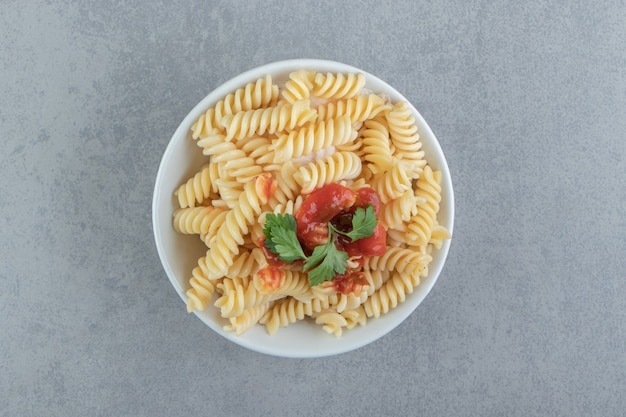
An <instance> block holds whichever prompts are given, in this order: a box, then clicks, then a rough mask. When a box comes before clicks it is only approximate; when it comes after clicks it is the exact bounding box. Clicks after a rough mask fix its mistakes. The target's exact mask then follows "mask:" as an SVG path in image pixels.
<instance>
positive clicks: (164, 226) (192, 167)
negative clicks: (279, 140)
mask: <svg viewBox="0 0 626 417" xmlns="http://www.w3.org/2000/svg"><path fill="white" fill-rule="evenodd" d="M303 68H304V69H309V70H315V71H320V72H324V73H326V72H332V73H339V72H342V73H348V72H361V73H363V74H365V77H366V80H367V81H366V86H365V87H366V88H369V89H371V90H373V91H374V92H384V93H387V94H388V95H389V96H390V98H391V100H392V102H397V101H407V102H408V100H407V99H406V98H405V97H404V96H402V95H401V94H400V93H399V92H398V91H396V90H395V89H394V88H392V87H391V86H389V85H388V84H387V83H385V82H384V81H382V80H380V79H379V78H377V77H375V76H374V75H371V74H368V73H367V72H365V71H363V70H361V69H359V68H355V67H353V66H349V65H346V64H342V63H338V62H333V61H325V60H317V59H294V60H288V61H279V62H274V63H271V64H267V65H263V66H261V67H258V68H255V69H252V70H250V71H247V72H244V73H243V74H240V75H238V76H236V77H235V78H233V79H231V80H230V81H227V82H226V83H224V84H222V85H221V86H220V87H218V88H216V89H215V90H214V91H213V92H211V93H210V94H209V95H208V96H206V97H205V98H204V99H203V100H202V101H201V102H200V103H198V105H197V106H195V107H194V108H193V110H191V112H189V114H188V115H187V116H186V117H185V119H184V120H183V121H182V123H181V124H180V126H179V127H178V129H176V131H175V132H174V135H173V136H172V139H171V140H170V143H169V145H168V146H167V149H166V150H165V153H164V155H163V158H162V160H161V164H160V166H159V170H158V173H157V177H156V183H155V187H154V197H153V202H152V221H153V227H154V238H155V241H156V246H157V250H158V253H159V256H160V258H161V262H162V263H163V268H164V269H165V272H166V273H167V276H168V277H169V280H170V282H171V283H172V285H173V286H174V288H175V289H176V291H177V292H178V294H179V295H180V297H181V299H182V300H183V301H184V302H186V300H187V296H186V295H185V291H186V290H187V289H188V288H189V285H188V280H189V278H190V276H191V270H192V269H193V267H194V266H196V265H197V261H198V258H200V257H201V256H203V255H204V254H205V252H206V246H204V244H203V243H202V242H201V241H200V240H199V239H198V237H197V236H189V235H182V234H179V233H177V232H176V231H175V230H174V228H173V226H172V216H173V212H174V210H175V209H176V207H177V202H176V200H175V198H174V196H173V195H174V191H175V190H176V189H177V188H178V186H179V185H180V184H182V183H183V182H184V181H185V180H186V179H187V178H189V177H190V176H192V175H193V174H194V173H196V172H197V171H198V170H199V169H200V167H201V166H202V164H203V163H204V162H205V157H204V156H203V155H202V152H201V150H200V148H198V146H197V145H196V143H195V142H194V141H193V140H192V139H191V133H190V128H191V125H192V124H193V123H194V122H195V121H196V119H198V117H200V115H201V114H203V113H204V112H205V111H206V109H208V108H210V107H212V106H213V105H214V104H215V103H216V102H217V101H218V100H220V99H222V98H223V97H224V96H226V95H227V94H229V93H231V92H233V91H235V90H236V89H238V88H240V87H243V86H244V85H245V84H247V83H249V82H253V81H255V80H257V79H258V78H261V77H262V76H265V75H266V74H270V75H271V76H272V79H273V80H274V81H285V80H287V79H288V78H287V76H288V74H289V73H291V72H292V71H295V70H298V69H303ZM410 107H411V109H412V110H413V112H414V117H415V119H416V122H417V125H418V128H419V134H420V139H421V141H422V144H423V150H424V151H425V152H426V159H427V161H428V163H429V164H430V166H431V167H432V168H433V170H440V171H441V172H442V184H441V185H442V200H441V205H440V211H439V214H438V221H439V223H440V224H442V225H443V226H445V227H447V228H448V230H449V231H450V233H452V228H453V222H454V196H453V191H452V182H451V179H450V172H449V170H448V165H447V163H446V159H445V156H444V154H443V151H442V150H441V147H440V145H439V142H438V141H437V139H436V138H435V135H434V134H433V132H432V131H431V129H430V127H429V126H428V125H427V124H426V121H425V120H424V119H423V117H422V116H421V115H420V114H419V112H418V111H417V110H416V109H415V108H414V107H413V106H412V105H410ZM449 247H450V241H449V240H447V241H445V242H444V244H443V246H442V247H441V249H439V250H436V251H434V252H433V260H432V262H431V264H430V266H429V271H430V272H429V275H428V277H426V278H424V279H423V280H422V282H421V283H420V285H419V286H418V287H417V288H415V290H414V291H413V293H412V294H409V295H408V296H407V299H406V301H405V302H404V303H401V304H399V305H398V307H396V308H395V309H392V310H391V311H390V312H389V313H387V314H385V315H383V316H381V317H380V318H378V319H374V318H372V319H368V321H367V324H366V325H365V326H363V327H360V326H357V327H355V328H353V329H351V330H346V331H344V332H343V335H342V336H341V337H336V336H334V335H329V334H327V333H326V332H324V331H323V330H322V329H321V326H319V325H316V324H314V323H312V322H309V321H300V322H297V323H294V324H291V325H289V326H287V327H285V328H280V329H279V330H278V331H277V332H276V333H275V334H274V335H272V336H270V335H268V334H267V333H266V331H265V327H264V326H261V325H257V326H255V327H254V328H253V329H251V330H249V331H248V332H246V333H245V334H243V335H241V336H236V335H235V334H234V333H231V332H227V331H225V330H223V326H224V325H226V324H227V320H226V319H223V318H222V317H221V316H220V314H219V309H218V308H216V307H213V306H212V305H209V306H208V307H207V308H206V310H205V311H203V312H195V313H194V314H195V315H196V316H198V317H199V318H200V320H202V321H203V322H204V323H206V324H207V325H208V326H209V327H210V328H211V329H213V330H214V331H215V332H217V333H219V334H220V335H222V336H224V337H225V338H226V339H228V340H230V341H232V342H234V343H236V344H238V345H241V346H243V347H246V348H248V349H251V350H254V351H257V352H261V353H265V354H269V355H275V356H282V357H293V358H313V357H323V356H329V355H336V354H340V353H345V352H348V351H351V350H353V349H357V348H359V347H362V346H364V345H367V344H368V343H371V342H373V341H375V340H377V339H378V338H380V337H382V336H384V335H386V334H387V333H389V332H390V331H391V330H393V329H394V328H395V327H396V326H398V325H399V324H400V323H401V322H402V321H403V320H405V319H406V318H407V317H408V316H409V315H410V314H411V313H412V312H413V311H414V310H415V308H416V307H417V306H418V305H419V304H420V303H421V302H422V300H424V298H425V297H426V295H428V293H429V292H430V290H431V289H432V287H433V285H434V284H435V281H437V278H438V276H439V274H440V272H441V270H442V268H443V265H444V263H445V260H446V257H447V254H448V249H449ZM183 308H185V305H184V304H181V309H183Z"/></svg>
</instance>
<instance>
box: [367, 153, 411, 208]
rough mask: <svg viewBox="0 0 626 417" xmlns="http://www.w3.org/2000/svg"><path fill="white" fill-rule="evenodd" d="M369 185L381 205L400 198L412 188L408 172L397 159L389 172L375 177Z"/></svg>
mask: <svg viewBox="0 0 626 417" xmlns="http://www.w3.org/2000/svg"><path fill="white" fill-rule="evenodd" d="M371 184H372V188H373V189H374V190H375V191H376V192H377V193H378V195H379V196H380V200H381V201H382V202H383V203H387V202H388V201H391V200H394V199H396V198H399V197H401V196H402V194H404V192H406V191H408V190H410V189H411V188H412V185H411V177H410V176H409V175H408V170H407V168H406V166H405V165H404V164H403V163H402V161H399V160H398V159H394V162H393V165H392V167H391V169H390V170H389V171H385V172H381V173H379V174H378V175H375V176H374V178H373V179H372V181H371Z"/></svg>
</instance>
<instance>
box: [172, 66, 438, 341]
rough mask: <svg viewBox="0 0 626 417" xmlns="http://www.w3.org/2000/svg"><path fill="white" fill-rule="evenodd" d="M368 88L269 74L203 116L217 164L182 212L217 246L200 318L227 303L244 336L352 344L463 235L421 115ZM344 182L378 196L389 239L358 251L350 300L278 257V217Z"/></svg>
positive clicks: (197, 272)
mask: <svg viewBox="0 0 626 417" xmlns="http://www.w3.org/2000/svg"><path fill="white" fill-rule="evenodd" d="M365 83H366V80H365V76H364V75H363V74H360V73H355V74H349V73H348V74H341V73H339V74H333V73H319V72H315V71H311V70H306V69H303V70H300V71H294V72H292V73H291V74H289V78H288V80H286V82H284V83H282V84H281V83H275V82H274V81H273V80H272V78H271V77H270V76H267V77H263V78H260V79H258V80H257V81H256V82H252V83H248V84H247V85H245V86H244V87H242V88H240V89H238V90H236V91H234V92H233V93H231V94H229V95H227V96H226V97H224V98H223V99H222V100H220V101H218V102H217V103H216V104H215V105H214V106H212V107H211V108H209V109H207V110H206V111H205V112H204V113H203V114H202V115H201V116H200V117H199V118H198V119H197V120H196V122H195V123H194V124H193V126H192V127H191V132H190V135H191V138H192V139H193V140H195V141H196V142H195V143H196V144H197V146H198V147H199V148H200V149H201V152H202V154H203V155H204V157H205V158H206V161H205V163H204V165H202V167H201V168H200V169H199V170H198V171H197V172H196V173H195V174H194V175H193V176H192V177H190V178H188V179H187V180H186V181H184V182H183V183H182V184H180V186H179V187H178V188H177V189H176V190H175V192H174V199H175V201H176V202H177V204H178V207H177V208H176V209H175V210H174V212H173V227H174V229H175V230H176V231H177V232H179V233H183V234H195V235H199V236H200V238H201V239H202V241H203V242H204V244H205V246H206V248H207V251H206V254H205V256H203V257H201V258H200V259H198V263H197V266H195V267H194V268H193V269H192V270H191V276H190V278H189V286H188V288H187V290H186V295H187V310H188V311H190V312H191V311H202V310H204V309H205V308H208V305H209V304H211V302H213V306H214V307H215V308H218V309H219V312H220V315H221V316H222V317H223V318H224V320H225V322H226V324H225V325H224V328H225V329H226V330H227V331H231V332H234V333H235V334H237V335H241V334H243V333H244V332H246V331H247V330H249V329H250V328H251V327H252V326H254V325H256V324H261V325H264V326H265V329H266V331H267V333H268V334H274V333H275V332H276V331H278V329H279V328H281V327H285V326H287V325H290V324H292V323H295V322H297V321H300V320H309V321H311V322H314V323H317V324H318V325H320V327H321V328H322V330H323V331H325V332H327V333H329V334H333V335H335V336H340V335H342V334H343V332H344V331H346V330H349V329H352V328H354V327H355V326H363V325H365V324H366V322H367V319H368V318H377V317H379V316H380V315H382V314H385V313H387V312H388V311H389V310H390V309H392V308H394V307H396V306H397V305H398V304H399V303H401V302H403V301H404V300H405V299H406V296H407V294H410V293H411V292H412V291H413V290H414V288H415V287H416V286H418V285H419V284H420V280H421V279H422V278H423V277H424V276H426V274H427V273H428V265H429V264H430V262H431V261H432V251H433V250H436V249H439V248H441V246H442V244H443V241H444V240H446V239H449V238H450V233H449V232H448V230H447V229H446V228H445V227H444V226H442V225H440V224H439V223H438V221H437V214H438V211H439V205H440V201H441V172H439V171H436V170H433V169H432V168H431V167H430V165H429V164H428V162H427V160H426V159H425V156H426V155H425V152H424V151H423V150H422V144H421V142H420V136H419V129H418V127H417V124H416V121H415V117H414V116H413V114H412V112H411V108H410V107H409V105H408V104H407V103H405V102H398V103H391V102H390V100H389V98H388V97H387V96H386V95H383V94H380V93H375V92H371V91H366V90H365ZM333 183H336V184H339V185H341V186H343V187H347V188H348V189H349V190H353V191H348V192H353V193H355V195H359V198H362V196H366V195H368V194H367V192H366V193H365V194H360V193H361V191H362V190H363V189H364V188H370V189H371V190H369V191H368V190H365V191H368V192H374V193H375V194H376V195H377V198H378V199H380V202H381V204H380V209H379V212H378V214H377V221H378V223H379V224H380V227H382V229H383V231H384V233H385V234H384V236H383V245H382V246H384V247H383V248H382V249H383V252H380V253H381V254H380V255H363V254H359V253H351V254H350V257H349V259H348V260H347V261H346V265H347V266H348V268H352V269H354V270H355V271H357V274H356V275H355V278H353V279H354V281H352V282H351V283H348V284H349V285H348V284H346V285H348V286H346V287H344V290H340V289H339V287H338V286H337V285H336V283H335V281H334V279H333V281H325V282H324V283H323V284H320V285H316V286H311V284H310V282H309V277H308V273H307V272H305V271H303V265H302V263H301V262H300V263H298V262H293V263H285V262H282V263H281V262H278V263H277V260H276V258H272V256H273V255H272V254H271V253H270V252H269V250H268V248H267V247H265V242H266V240H265V239H266V236H265V233H264V227H265V223H266V219H267V218H268V216H269V215H270V214H272V213H278V214H281V215H286V214H290V215H292V216H297V215H298V213H299V211H300V210H301V208H302V207H303V205H305V204H306V201H307V198H308V197H309V196H310V194H311V193H313V192H314V191H315V190H317V189H319V188H321V187H324V186H327V185H329V184H333ZM328 227H330V226H328ZM346 257H347V254H346ZM335 278H337V277H335ZM344 278H346V277H344ZM348 278H349V277H348ZM346 279H347V278H346Z"/></svg>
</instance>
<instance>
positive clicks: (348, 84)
mask: <svg viewBox="0 0 626 417" xmlns="http://www.w3.org/2000/svg"><path fill="white" fill-rule="evenodd" d="M364 86H365V76H364V75H363V74H361V73H358V74H347V75H346V74H341V73H340V74H332V73H327V74H322V73H317V74H316V75H315V78H314V80H313V90H312V91H311V95H313V96H315V97H321V98H326V99H333V98H334V99H339V98H352V97H355V96H356V95H358V94H360V93H361V91H362V90H363V87H364Z"/></svg>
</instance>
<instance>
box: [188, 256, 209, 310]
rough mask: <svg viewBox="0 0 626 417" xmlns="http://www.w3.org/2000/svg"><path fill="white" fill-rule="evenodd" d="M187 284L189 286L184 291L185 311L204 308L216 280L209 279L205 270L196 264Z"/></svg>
mask: <svg viewBox="0 0 626 417" xmlns="http://www.w3.org/2000/svg"><path fill="white" fill-rule="evenodd" d="M189 285H190V287H191V288H190V289H189V290H187V291H186V295H187V312H189V313H191V312H192V311H194V310H197V311H202V310H204V309H205V308H206V307H207V305H208V304H209V301H210V300H211V297H213V293H214V292H215V285H216V282H214V281H211V280H209V279H208V277H207V274H206V271H205V270H203V269H202V268H201V267H200V266H196V267H195V268H194V269H193V270H192V271H191V278H190V279H189Z"/></svg>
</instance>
